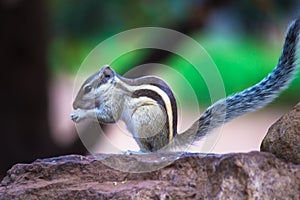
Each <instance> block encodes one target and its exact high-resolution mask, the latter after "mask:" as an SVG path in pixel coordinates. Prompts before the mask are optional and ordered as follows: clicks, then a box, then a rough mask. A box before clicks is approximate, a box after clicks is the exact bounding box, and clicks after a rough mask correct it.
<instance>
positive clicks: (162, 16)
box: [49, 0, 300, 104]
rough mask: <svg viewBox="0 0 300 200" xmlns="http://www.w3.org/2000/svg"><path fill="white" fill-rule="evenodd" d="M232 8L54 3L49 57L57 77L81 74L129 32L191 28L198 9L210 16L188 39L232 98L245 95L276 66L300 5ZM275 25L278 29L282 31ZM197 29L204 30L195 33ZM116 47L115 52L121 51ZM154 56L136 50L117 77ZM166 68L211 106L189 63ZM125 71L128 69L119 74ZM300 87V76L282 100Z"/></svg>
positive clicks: (122, 61)
mask: <svg viewBox="0 0 300 200" xmlns="http://www.w3.org/2000/svg"><path fill="white" fill-rule="evenodd" d="M233 2H234V1H228V0H227V1H217V0H214V1H205V0H201V1H196V0H191V1H180V0H176V1H168V0H165V1H147V0H141V1H138V0H134V1H127V0H125V1H118V0H112V1H98V0H90V1H80V0H72V1H71V2H70V1H59V0H52V1H50V17H51V20H50V22H51V27H50V30H51V35H52V41H51V44H50V51H49V60H50V67H51V71H52V72H54V73H60V72H65V73H72V74H75V73H76V72H77V70H78V68H79V67H80V64H81V63H82V61H83V60H84V59H85V57H86V56H87V55H88V53H89V52H90V51H91V50H92V49H93V48H94V47H95V46H96V45H97V44H99V43H100V42H101V41H103V40H105V39H107V38H109V37H110V36H112V35H115V34H117V33H120V32H122V31H125V30H128V29H132V28H137V27H143V26H144V27H145V26H156V27H166V28H171V29H176V30H179V31H180V30H181V29H180V27H182V26H183V25H184V26H185V27H189V25H190V23H191V22H192V23H195V21H197V19H198V18H200V17H201V16H198V14H199V13H198V10H197V9H199V8H201V7H205V8H207V12H208V14H206V17H207V19H205V20H206V21H205V23H204V24H202V25H204V27H200V26H199V27H198V25H197V23H196V25H195V24H194V26H192V25H190V30H189V29H187V30H186V29H185V33H186V34H187V35H189V36H191V37H192V38H193V39H195V40H196V41H198V42H199V43H200V44H201V45H202V46H203V47H204V48H205V49H206V51H207V52H208V53H209V55H210V56H211V57H212V59H213V61H214V62H215V64H216V66H217V67H218V69H219V71H220V73H221V75H222V78H223V80H224V84H225V88H226V93H227V94H232V93H235V92H238V91H241V90H243V89H245V88H247V87H249V86H251V85H253V84H255V83H257V82H258V81H260V80H261V79H262V78H263V77H265V76H266V75H267V73H269V72H270V71H271V70H272V69H273V68H274V67H275V66H276V63H277V60H278V58H279V54H280V51H281V47H282V43H283V33H284V31H285V27H286V26H287V23H288V22H289V21H290V20H291V19H292V17H294V16H297V14H294V15H293V13H297V11H299V8H300V7H299V5H298V3H297V1H288V2H285V1H284V3H283V2H282V1H281V0H277V1H269V0H266V1H240V2H234V3H233ZM220 5H221V6H220ZM204 10H205V9H204ZM274 13H276V14H274ZM197 17H198V18H197ZM202 18H203V17H202ZM202 18H201V19H202ZM274 21H278V22H277V23H274ZM271 22H272V23H271ZM270 24H277V25H278V27H280V28H282V30H281V29H280V30H278V29H279V28H278V27H277V28H274V27H272V26H269V25H270ZM195 26H196V27H198V30H197V29H196V30H195V29H193V28H194V27H195ZM216 27H217V28H216ZM228 29H229V30H228ZM270 32H275V34H274V33H272V34H270ZM158 37H159V36H158ZM270 37H271V38H270ZM274 38H275V39H274ZM114 45H116V44H112V48H111V49H113V48H115V46H114ZM108 51H109V50H108ZM152 53H153V52H152ZM152 53H151V52H150V51H149V50H137V51H133V52H129V53H127V54H125V55H122V56H120V57H119V58H118V59H117V60H115V61H114V62H113V63H111V65H112V66H113V67H114V66H116V68H117V71H118V72H120V73H125V72H126V71H127V70H129V69H130V68H131V67H134V66H136V65H138V64H141V63H143V61H145V60H147V57H148V56H149V55H151V54H152ZM195 53H197V52H195ZM160 63H162V64H166V65H168V66H172V67H174V69H177V70H178V71H179V72H180V73H182V74H183V75H184V76H185V77H186V78H187V79H188V80H189V81H190V83H191V85H192V86H193V87H194V88H195V90H197V91H199V95H198V99H199V101H200V102H201V103H204V104H210V99H209V94H208V90H207V88H206V85H205V83H204V81H203V80H201V77H197V76H195V75H194V74H195V73H193V68H192V66H190V65H191V64H190V63H188V62H187V61H186V60H184V59H183V58H180V57H179V56H176V55H171V56H168V57H163V58H162V59H161V60H160ZM120 66H122V68H121V69H120V68H118V67H120ZM179 84H180V83H179ZM299 86H300V78H298V79H297V80H296V81H294V82H293V86H292V87H291V88H290V89H289V91H287V92H285V95H283V96H284V97H281V99H282V100H281V101H282V102H289V101H290V100H291V99H295V98H298V99H299V91H297V90H299ZM200 94H201V95H200ZM292 101H293V100H292Z"/></svg>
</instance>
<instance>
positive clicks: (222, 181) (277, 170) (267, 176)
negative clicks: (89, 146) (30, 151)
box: [0, 152, 300, 199]
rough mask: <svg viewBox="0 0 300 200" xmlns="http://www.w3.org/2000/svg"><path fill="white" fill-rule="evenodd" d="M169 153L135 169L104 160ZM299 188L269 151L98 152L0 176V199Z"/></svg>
mask: <svg viewBox="0 0 300 200" xmlns="http://www.w3.org/2000/svg"><path fill="white" fill-rule="evenodd" d="M174 158H175V161H174V162H171V163H169V165H167V166H165V167H162V168H160V169H158V170H155V171H148V172H147V171H146V172H141V173H135V172H124V171H120V170H115V169H113V168H111V167H108V166H107V165H106V164H104V163H105V162H107V161H110V162H111V161H112V160H113V161H115V160H119V161H120V160H123V161H124V160H125V161H126V162H128V164H129V165H131V164H133V166H140V165H141V166H147V165H153V164H157V163H159V162H158V160H163V161H162V162H165V161H172V160H173V159H174ZM120 162H121V161H120ZM116 164H117V163H116ZM128 169H129V170H132V168H128ZM128 169H126V170H128ZM299 191H300V165H295V164H292V163H285V162H284V161H282V160H280V159H278V158H276V157H275V156H274V155H272V154H270V153H264V152H250V153H234V154H224V155H215V154H176V153H170V154H165V153H164V154H158V153H157V154H145V155H107V154H100V155H97V156H96V157H93V156H79V155H68V156H61V157H56V158H49V159H39V160H37V161H35V162H33V163H31V164H17V165H15V166H13V167H12V168H11V169H10V170H9V171H8V173H7V176H6V177H5V178H4V179H3V180H2V182H1V185H0V199H255V198H258V199H300V193H299Z"/></svg>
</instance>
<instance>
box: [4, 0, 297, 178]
mask: <svg viewBox="0 0 300 200" xmlns="http://www.w3.org/2000/svg"><path fill="white" fill-rule="evenodd" d="M0 13H1V20H0V25H1V32H0V40H1V46H0V56H1V64H2V74H3V77H2V78H1V79H0V81H1V85H2V86H3V87H2V95H3V96H2V98H1V103H2V105H3V106H2V109H1V122H2V125H1V126H0V132H1V135H0V137H1V138H0V152H1V156H0V157H1V161H0V178H1V177H3V176H4V175H5V172H6V171H7V170H8V169H9V168H10V167H11V166H12V165H13V164H15V163H18V162H31V161H33V160H35V159H37V158H43V157H50V156H58V155H63V154H71V153H72V154H73V153H76V154H85V153H86V152H87V150H86V148H85V147H84V145H83V144H82V143H81V141H80V139H79V138H78V137H77V133H76V130H75V127H74V124H73V123H72V122H71V120H70V119H69V114H70V112H71V111H72V108H71V103H72V91H73V83H74V78H75V77H76V76H77V72H78V70H79V68H80V66H81V64H82V62H83V61H84V59H85V58H86V57H87V56H88V54H89V53H90V51H91V50H93V49H94V48H95V47H96V46H97V45H98V44H99V43H101V42H102V41H104V40H106V39H108V38H110V37H111V36H114V35H116V34H118V33H121V32H123V31H126V30H130V29H134V28H139V27H163V28H168V29H172V30H176V31H178V32H180V33H183V34H186V35H187V36H189V37H191V38H192V39H194V40H195V41H197V42H198V43H199V44H200V45H202V46H203V47H204V49H205V50H206V51H207V52H208V54H209V55H210V56H211V58H212V60H213V61H214V62H215V64H216V66H217V67H218V70H219V71H220V74H221V76H222V79H223V81H224V86H225V90H226V94H227V95H229V94H232V93H235V92H238V91H241V90H243V89H245V88H247V87H249V86H251V85H253V84H255V83H257V82H258V81H260V80H261V79H262V78H263V77H265V76H266V75H267V74H268V73H269V72H271V71H272V69H273V68H274V67H275V66H276V63H277V60H278V58H279V55H280V52H281V48H282V44H283V41H284V35H285V31H286V28H287V26H288V24H289V22H290V21H291V20H292V19H293V18H295V17H297V16H298V15H299V13H300V3H299V1H297V0H289V1H285V0H244V1H234V0H186V1H184V0H173V1H171V0H110V1H104V0H89V1H82V0H65V1H62V0H49V1H40V0H27V1H9V0H6V1H1V3H0ZM137 37H138V36H137ZM155 37H158V38H159V37H160V35H157V36H155ZM162 39H164V38H162ZM118 45H121V44H114V43H112V44H111V48H108V49H107V52H106V53H107V55H109V54H111V53H113V49H114V48H116V47H118ZM173 47H174V48H175V49H176V48H177V49H178V50H180V49H181V48H182V47H184V44H181V43H180V41H174V44H173ZM185 48H187V49H186V51H188V53H190V54H193V55H192V56H195V57H197V52H192V51H191V52H190V51H189V49H188V47H185ZM99 63H100V61H99ZM147 63H161V64H165V65H167V66H170V67H172V68H174V69H176V70H177V71H178V72H180V73H181V74H182V75H183V76H184V77H185V78H186V80H188V81H189V83H190V84H191V85H192V87H193V88H194V90H195V91H197V100H198V101H199V103H200V105H201V106H202V107H203V108H205V107H207V106H208V105H210V104H211V99H210V94H209V92H208V89H207V86H206V84H205V82H204V81H203V80H202V78H201V76H199V75H196V74H195V71H194V69H193V66H191V64H190V63H188V62H187V61H186V60H185V59H184V58H181V57H179V56H178V55H174V54H172V53H170V52H166V51H162V50H157V49H141V50H136V51H132V52H129V53H127V54H125V55H122V56H120V57H119V58H118V59H116V60H115V61H114V62H113V63H109V64H111V66H112V67H113V68H114V69H115V70H116V71H117V72H119V73H120V74H124V73H126V72H127V71H128V70H130V69H132V68H134V67H136V66H138V65H142V64H147ZM166 76H168V74H166ZM297 77H298V78H297V79H296V80H295V81H293V83H292V85H291V87H290V88H289V89H287V90H286V91H285V92H283V94H282V95H281V96H280V97H279V98H278V99H277V100H276V101H275V102H274V103H272V105H273V106H275V107H276V108H277V107H287V108H288V109H289V108H291V107H292V106H293V105H295V103H296V102H298V101H299V100H300V92H299V88H300V75H299V73H298V74H297ZM170 79H172V77H170ZM211 79H214V77H211ZM175 82H176V80H175ZM172 86H173V87H176V88H177V87H178V88H180V89H181V90H180V92H178V93H177V95H178V96H183V95H185V88H182V87H181V83H180V82H177V83H175V85H172ZM191 108H193V105H191ZM87 132H88V131H87ZM91 138H92V139H91V142H94V138H93V137H91ZM234 139H236V138H234ZM241 140H243V141H247V139H246V140H245V139H244V138H242V139H241ZM236 141H238V139H236V140H235V142H234V143H240V142H236ZM235 150H236V149H235Z"/></svg>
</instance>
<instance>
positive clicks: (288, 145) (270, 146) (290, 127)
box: [260, 102, 300, 164]
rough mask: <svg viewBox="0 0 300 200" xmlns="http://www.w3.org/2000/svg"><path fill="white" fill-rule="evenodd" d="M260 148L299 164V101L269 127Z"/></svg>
mask: <svg viewBox="0 0 300 200" xmlns="http://www.w3.org/2000/svg"><path fill="white" fill-rule="evenodd" d="M260 149H261V151H266V152H271V153H273V154H274V155H276V156H277V157H278V158H281V159H283V160H285V161H287V162H293V163H295V164H300V102H299V103H298V104H297V105H296V106H295V107H294V108H293V109H292V110H291V111H290V112H289V113H287V114H285V115H283V116H282V117H281V118H280V119H279V120H278V121H277V122H275V123H274V124H273V125H272V126H271V127H270V128H269V130H268V133H267V135H266V136H265V138H264V139H263V142H262V144H261V147H260Z"/></svg>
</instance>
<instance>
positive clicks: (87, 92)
mask: <svg viewBox="0 0 300 200" xmlns="http://www.w3.org/2000/svg"><path fill="white" fill-rule="evenodd" d="M115 77H116V73H115V71H114V70H113V69H111V68H110V67H109V66H108V65H105V66H103V67H101V69H100V70H99V71H98V72H96V73H95V74H93V75H91V76H90V77H89V78H88V79H87V80H86V81H85V82H84V83H83V84H82V86H81V88H80V90H79V92H78V94H77V96H76V98H75V100H74V102H73V108H74V109H78V108H80V109H92V108H95V107H96V106H98V105H99V104H100V103H101V102H99V101H101V100H104V99H105V97H106V98H109V96H110V94H109V91H110V90H111V89H112V88H113V86H114V85H115Z"/></svg>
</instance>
